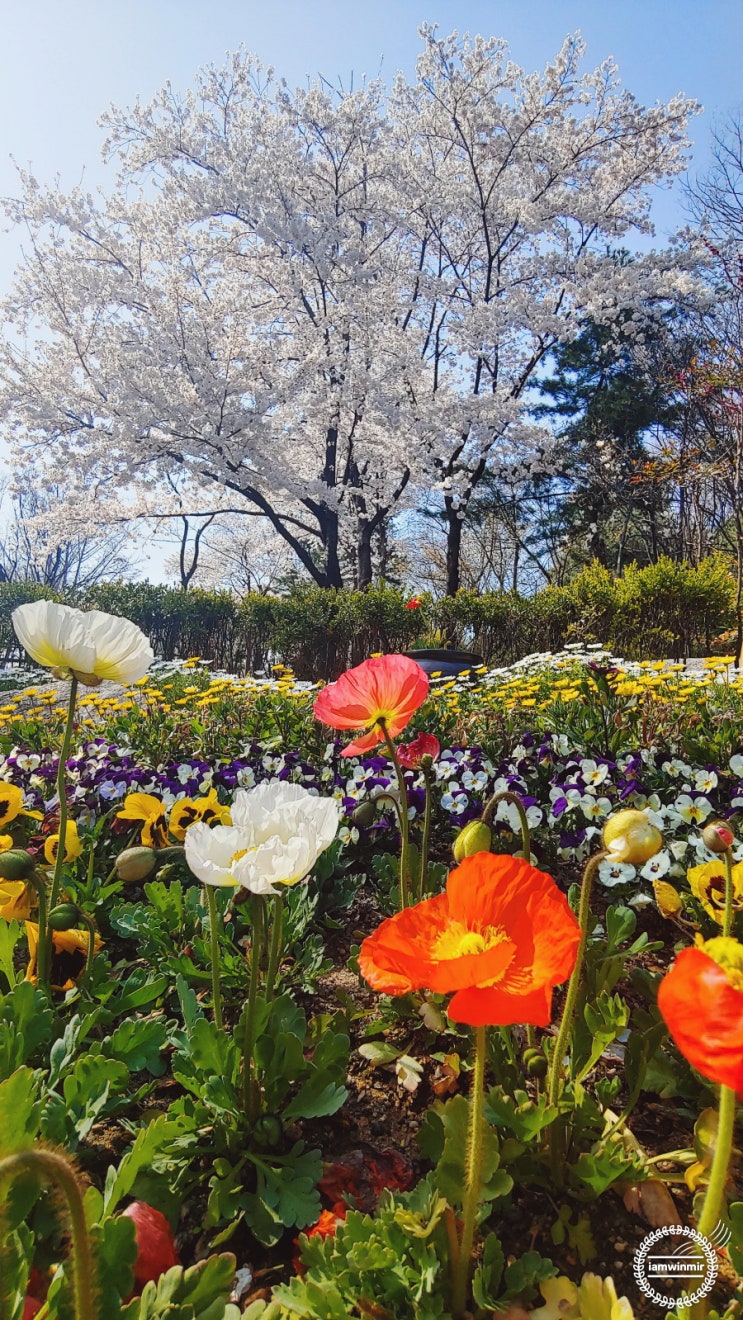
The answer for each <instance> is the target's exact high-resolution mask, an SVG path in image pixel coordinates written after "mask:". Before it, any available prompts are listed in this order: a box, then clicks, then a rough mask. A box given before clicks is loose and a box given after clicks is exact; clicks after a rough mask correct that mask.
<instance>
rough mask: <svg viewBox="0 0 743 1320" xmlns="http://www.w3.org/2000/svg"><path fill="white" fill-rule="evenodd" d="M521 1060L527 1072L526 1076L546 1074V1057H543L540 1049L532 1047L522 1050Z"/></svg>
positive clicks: (544, 1075)
mask: <svg viewBox="0 0 743 1320" xmlns="http://www.w3.org/2000/svg"><path fill="white" fill-rule="evenodd" d="M521 1062H522V1063H523V1065H524V1069H525V1071H526V1073H527V1076H529V1077H546V1076H547V1059H546V1058H545V1056H544V1054H543V1052H542V1050H538V1049H534V1048H532V1049H528V1050H524V1053H523V1054H522V1056H521Z"/></svg>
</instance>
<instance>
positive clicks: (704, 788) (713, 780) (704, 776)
mask: <svg viewBox="0 0 743 1320" xmlns="http://www.w3.org/2000/svg"><path fill="white" fill-rule="evenodd" d="M718 782H719V781H718V778H717V775H716V774H715V772H714V770H697V771H696V773H695V775H694V787H695V788H696V789H697V791H698V792H699V793H711V792H712V789H713V788H717V785H718Z"/></svg>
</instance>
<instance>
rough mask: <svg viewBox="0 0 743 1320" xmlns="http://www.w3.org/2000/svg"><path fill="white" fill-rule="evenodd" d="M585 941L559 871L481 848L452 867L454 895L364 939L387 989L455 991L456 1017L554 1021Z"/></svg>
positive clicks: (473, 1022)
mask: <svg viewBox="0 0 743 1320" xmlns="http://www.w3.org/2000/svg"><path fill="white" fill-rule="evenodd" d="M579 943H580V927H579V925H578V922H577V921H576V919H575V916H574V915H573V913H572V912H571V910H570V907H569V905H568V901H567V899H566V898H565V896H564V894H561V893H560V890H559V889H558V888H557V885H556V884H555V882H554V880H553V879H552V877H551V876H549V875H545V873H544V872H543V871H537V870H536V869H535V867H533V866H530V865H529V863H528V862H525V861H523V859H522V858H520V857H508V856H494V855H493V854H492V853H476V854H475V855H474V856H473V857H467V858H465V860H464V861H463V862H462V864H461V865H460V866H458V867H456V869H455V870H454V871H452V872H451V873H450V875H449V879H448V880H447V882H446V892H445V893H444V894H439V895H437V896H436V898H427V899H425V900H424V901H423V902H422V903H418V904H416V906H415V907H409V908H404V909H403V911H402V912H398V913H397V915H396V916H394V917H390V918H388V920H387V921H383V922H382V925H381V926H380V927H379V928H378V929H377V930H376V931H375V932H374V934H373V935H370V936H369V937H368V939H365V940H364V943H363V944H362V946H361V953H360V955H359V967H360V969H361V972H362V975H363V976H365V977H366V980H367V981H368V982H369V984H370V985H371V986H372V987H373V988H374V989H375V990H380V991H382V992H383V993H385V994H390V995H404V994H407V993H408V991H410V990H423V989H428V990H433V991H435V992H437V993H440V994H446V993H448V992H450V991H454V997H453V999H452V1000H451V1003H450V1004H449V1008H448V1013H449V1016H450V1017H451V1018H452V1019H453V1020H454V1021H455V1022H467V1023H469V1025H470V1026H473V1027H481V1026H488V1025H491V1026H508V1025H510V1024H511V1023H515V1022H528V1023H532V1024H533V1025H534V1026H536V1027H546V1026H547V1025H548V1023H549V1022H550V1020H551V1016H552V990H553V988H554V986H556V985H559V984H560V982H562V981H565V980H566V979H567V978H568V977H569V975H570V973H571V971H572V970H573V965H574V963H575V959H576V956H577V951H578V945H579Z"/></svg>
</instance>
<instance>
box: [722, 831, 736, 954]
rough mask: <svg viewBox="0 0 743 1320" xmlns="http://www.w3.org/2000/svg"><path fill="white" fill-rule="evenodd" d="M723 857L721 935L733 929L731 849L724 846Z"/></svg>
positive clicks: (728, 933) (729, 933)
mask: <svg viewBox="0 0 743 1320" xmlns="http://www.w3.org/2000/svg"><path fill="white" fill-rule="evenodd" d="M723 856H724V858H725V915H724V917H723V922H722V933H723V935H725V936H727V935H731V934H732V931H733V892H734V890H733V850H732V848H726V849H725V852H724V853H723Z"/></svg>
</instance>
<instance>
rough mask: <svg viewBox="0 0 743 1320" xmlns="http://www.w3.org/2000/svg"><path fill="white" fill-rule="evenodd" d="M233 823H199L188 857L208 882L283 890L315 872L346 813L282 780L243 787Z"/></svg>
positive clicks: (188, 842)
mask: <svg viewBox="0 0 743 1320" xmlns="http://www.w3.org/2000/svg"><path fill="white" fill-rule="evenodd" d="M231 814H232V825H215V826H214V827H213V828H211V827H210V826H208V825H205V824H204V823H203V822H199V821H197V822H196V823H195V824H194V825H191V826H190V827H189V828H188V829H187V830H186V837H185V849H186V861H187V862H188V865H189V866H190V868H191V870H192V871H193V873H194V875H196V876H198V878H199V880H201V881H202V882H203V883H204V884H213V885H234V886H240V887H241V888H243V889H248V890H250V892H251V893H252V894H278V893H279V892H280V890H279V889H277V887H276V886H277V885H279V886H280V885H294V884H297V882H298V881H299V880H303V879H304V877H305V876H306V875H308V874H309V872H310V871H311V870H312V867H313V866H314V865H315V862H316V861H317V859H318V857H319V856H320V854H321V853H323V852H324V851H325V849H326V848H328V847H329V846H330V844H331V843H332V842H333V839H334V838H335V836H336V834H337V833H338V826H339V824H340V811H339V809H338V805H337V803H336V802H335V801H334V800H333V799H332V798H321V797H318V795H317V794H316V793H311V792H310V790H309V789H306V788H302V787H301V785H299V784H286V783H282V782H280V781H278V780H273V781H270V782H268V783H264V784H258V786H257V787H256V788H252V789H249V790H248V791H243V790H238V792H237V793H236V794H235V800H234V803H233V805H232V813H231Z"/></svg>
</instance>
